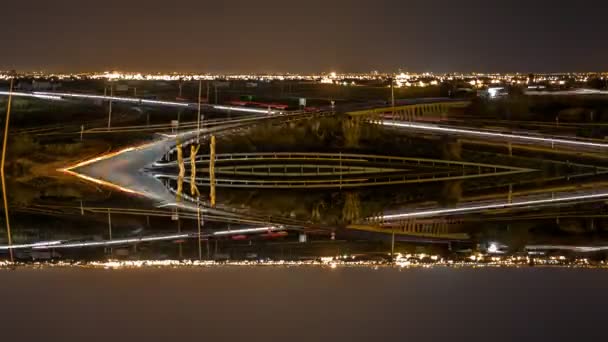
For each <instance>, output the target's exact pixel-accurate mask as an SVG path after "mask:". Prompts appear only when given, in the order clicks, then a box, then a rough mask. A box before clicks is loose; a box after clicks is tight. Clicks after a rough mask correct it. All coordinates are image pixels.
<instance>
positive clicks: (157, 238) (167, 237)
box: [32, 234, 191, 249]
mask: <svg viewBox="0 0 608 342" xmlns="http://www.w3.org/2000/svg"><path fill="white" fill-rule="evenodd" d="M189 237H191V234H175V235H165V236H152V237H141V238H131V239H117V240H106V241H91V242H71V243H60V244H53V245H42V246H34V247H32V249H54V248H80V247H99V246H112V245H122V244H129V243H138V242H153V241H165V240H177V239H185V238H189Z"/></svg>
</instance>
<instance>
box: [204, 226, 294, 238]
mask: <svg viewBox="0 0 608 342" xmlns="http://www.w3.org/2000/svg"><path fill="white" fill-rule="evenodd" d="M283 229H284V228H283V227H274V226H272V227H259V228H243V229H233V230H222V231H218V232H214V233H213V235H215V236H225V235H235V234H250V233H263V232H274V231H279V230H283Z"/></svg>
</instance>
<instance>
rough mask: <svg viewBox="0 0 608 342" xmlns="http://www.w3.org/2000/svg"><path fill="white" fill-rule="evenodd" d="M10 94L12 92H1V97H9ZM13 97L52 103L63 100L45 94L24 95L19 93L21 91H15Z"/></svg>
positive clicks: (59, 97)
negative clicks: (50, 101)
mask: <svg viewBox="0 0 608 342" xmlns="http://www.w3.org/2000/svg"><path fill="white" fill-rule="evenodd" d="M9 94H10V92H8V91H0V95H5V96H8V95H9ZM13 96H20V97H34V98H37V99H42V100H52V101H59V100H61V96H56V95H44V94H36V93H23V92H19V91H14V92H13Z"/></svg>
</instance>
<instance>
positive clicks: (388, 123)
mask: <svg viewBox="0 0 608 342" xmlns="http://www.w3.org/2000/svg"><path fill="white" fill-rule="evenodd" d="M380 124H381V125H384V126H391V127H403V128H412V129H418V130H426V131H434V132H441V133H450V134H466V135H477V136H485V137H491V138H503V139H518V140H527V141H533V142H542V143H549V144H561V145H572V146H581V147H600V148H608V143H594V142H588V141H577V140H569V139H563V138H542V137H533V136H528V135H518V134H512V133H497V132H488V131H478V130H473V129H464V128H453V127H442V126H437V125H430V124H420V123H415V122H396V121H383V122H381V123H380Z"/></svg>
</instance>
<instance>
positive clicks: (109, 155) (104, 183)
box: [57, 143, 154, 196]
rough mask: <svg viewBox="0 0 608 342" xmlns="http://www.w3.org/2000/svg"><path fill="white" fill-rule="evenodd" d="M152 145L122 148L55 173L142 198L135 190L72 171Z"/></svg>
mask: <svg viewBox="0 0 608 342" xmlns="http://www.w3.org/2000/svg"><path fill="white" fill-rule="evenodd" d="M153 144H154V143H148V144H143V145H140V146H137V147H127V148H124V149H122V150H119V151H116V152H110V153H106V154H103V155H101V156H98V157H95V158H92V159H89V160H85V161H82V162H79V163H77V164H74V165H72V166H68V167H66V168H63V169H58V170H57V171H60V172H63V173H67V174H69V175H72V176H76V177H78V178H81V179H84V180H86V181H89V182H92V183H95V184H99V185H102V186H106V187H109V188H112V189H115V190H119V191H122V192H126V193H129V194H135V195H141V196H144V194H143V193H141V192H139V191H135V190H132V189H127V188H125V187H122V186H120V185H117V184H114V183H112V182H108V181H105V180H102V179H97V178H94V177H90V176H87V175H83V174H81V173H78V172H76V171H73V170H74V169H77V168H80V167H83V166H87V165H91V164H93V163H97V162H100V161H103V160H107V159H110V158H114V157H116V156H118V155H121V154H123V153H127V152H131V151H136V150H140V149H142V148H146V147H148V146H151V145H153Z"/></svg>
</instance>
